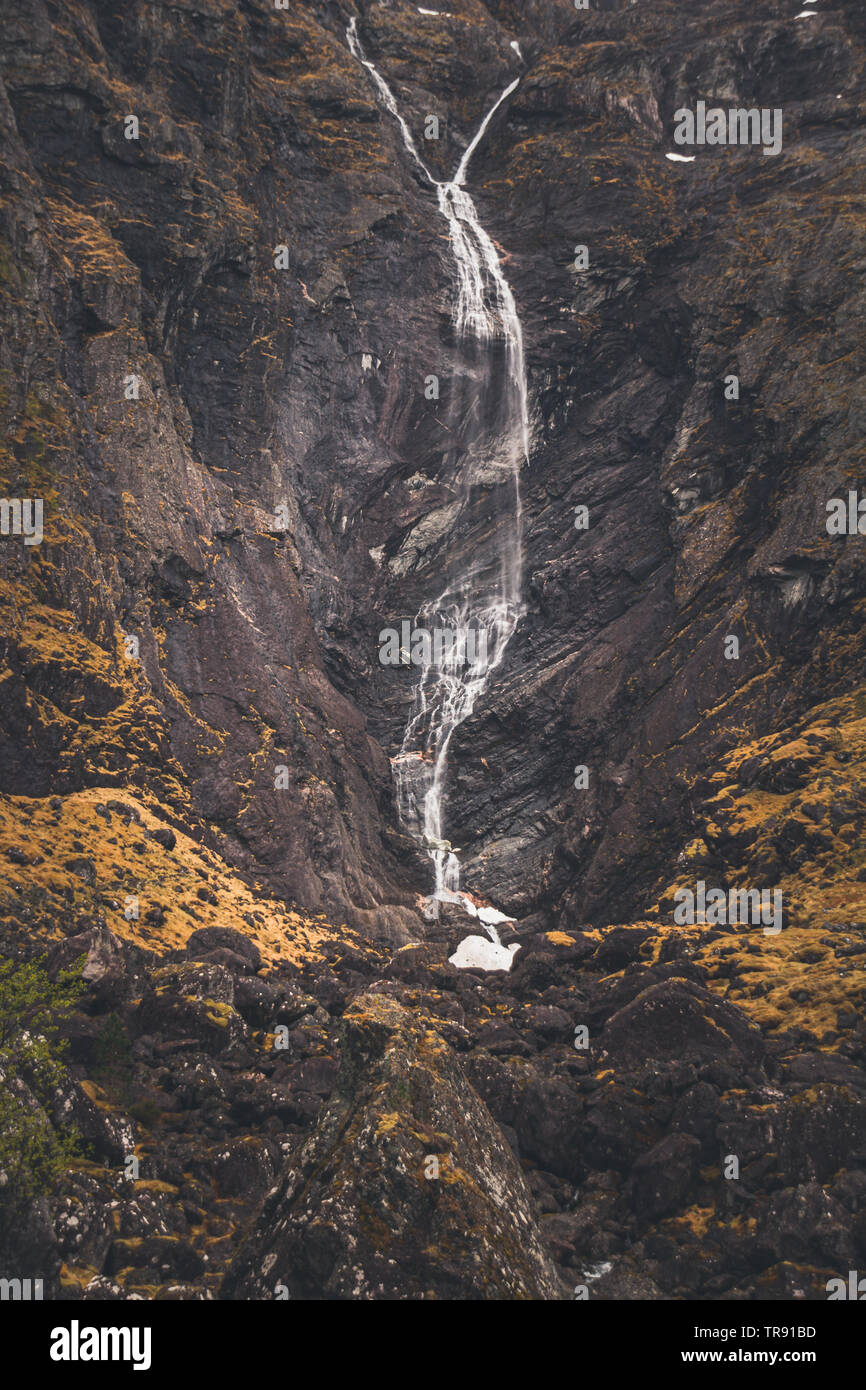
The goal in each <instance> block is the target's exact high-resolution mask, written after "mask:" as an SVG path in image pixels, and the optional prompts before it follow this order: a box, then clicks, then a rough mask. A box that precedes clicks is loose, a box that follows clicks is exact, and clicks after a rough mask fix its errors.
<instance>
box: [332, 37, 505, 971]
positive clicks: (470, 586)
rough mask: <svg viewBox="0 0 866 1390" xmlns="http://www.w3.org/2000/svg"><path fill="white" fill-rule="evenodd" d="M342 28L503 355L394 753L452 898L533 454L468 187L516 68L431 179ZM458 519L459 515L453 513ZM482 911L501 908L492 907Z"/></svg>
mask: <svg viewBox="0 0 866 1390" xmlns="http://www.w3.org/2000/svg"><path fill="white" fill-rule="evenodd" d="M347 39H348V43H349V48H350V50H351V52H352V53H353V54H354V56H355V57H356V58H357V59H358V61H359V62H361V63H363V65H364V67H365V68H366V69H367V71H368V72H369V73H370V76H371V77H372V79H373V81H374V83H375V85H376V88H377V90H378V92H379V94H380V96H381V99H382V102H383V104H384V105H385V107H386V109H387V110H388V111H389V112H390V114H391V115H392V116H393V117H394V119H395V120H396V122H397V124H398V126H399V128H400V131H401V133H402V136H403V142H404V144H405V146H406V149H407V150H408V152H409V154H410V155H411V156H412V158H413V160H414V161H415V163H416V164H417V165H418V167H419V168H420V169H421V170H422V171H423V173H424V175H425V176H426V178H427V179H428V180H429V182H430V184H431V186H432V187H433V188H434V189H435V192H436V196H437V199H438V203H439V211H440V212H441V214H442V216H443V217H444V218H445V220H446V222H447V224H448V230H449V233H450V243H451V250H452V252H453V255H454V259H455V262H456V267H457V286H456V296H455V299H454V301H453V304H452V308H451V317H452V321H453V325H454V329H455V331H456V335H457V338H458V341H464V340H465V341H471V342H472V343H473V345H475V344H481V345H488V346H487V353H488V356H489V357H490V359H491V361H492V359H493V355H494V354H496V355H498V357H499V358H502V359H504V360H503V363H502V365H503V370H502V371H501V372H500V373H499V374H498V375H497V376H496V379H495V380H494V379H493V377H492V375H490V374H488V381H489V388H488V389H489V393H490V394H491V395H492V393H493V392H494V391H495V392H496V401H495V404H496V410H495V419H494V421H493V423H492V424H491V426H490V429H489V433H488V436H487V437H486V438H483V439H475V440H473V441H471V447H467V448H466V449H465V451H464V457H463V460H462V463H461V465H460V467H459V469H458V472H457V475H456V477H455V479H454V489H455V493H456V494H457V496H458V497H459V499H460V503H461V506H460V513H461V514H462V513H463V512H464V510H466V509H468V508H469V507H470V504H471V498H472V495H473V490H475V491H476V492H477V490H478V489H479V488H483V489H484V490H485V496H486V497H487V499H488V510H487V516H486V517H485V527H484V529H483V531H482V533H481V534H479V535H473V537H472V559H471V562H469V563H467V562H465V561H463V562H462V563H461V562H460V561H459V560H458V561H457V562H455V564H454V565H453V566H451V567H450V569H449V571H448V573H447V583H446V585H445V587H444V589H443V590H442V591H441V592H440V593H439V595H438V597H436V598H434V599H431V600H430V601H429V602H427V603H425V604H423V605H422V607H421V609H420V611H419V613H418V615H417V618H416V622H415V627H416V630H419V629H420V630H424V631H426V632H431V633H432V632H437V631H439V632H447V633H450V634H452V635H453V638H454V639H455V640H453V641H452V642H451V643H450V644H449V643H441V644H436V643H430V644H429V650H428V649H424V651H423V653H422V656H421V670H420V677H419V680H418V683H417V686H416V688H415V692H414V701H413V708H412V713H411V716H410V718H409V722H408V724H407V726H406V731H405V734H404V736H403V743H402V747H401V750H400V752H399V754H397V756H396V757H395V758H394V759H392V766H393V769H394V778H395V785H396V790H397V798H398V806H399V810H400V816H401V819H402V821H403V823H404V824H405V825H406V827H407V829H409V830H410V832H411V833H412V834H413V835H414V836H415V837H416V838H417V839H418V840H420V841H421V842H422V843H423V844H424V845H425V846H426V848H427V852H428V854H429V855H430V858H431V860H432V861H433V867H434V891H433V896H432V899H431V905H432V909H433V911H435V910H437V909H436V904H438V902H439V901H442V900H443V899H444V900H449V899H450V900H452V901H453V900H455V899H456V895H457V891H458V889H459V887H460V865H459V861H458V859H457V854H456V853H455V852H454V850H453V849H452V847H451V846H450V844H448V842H447V841H446V840H445V839H444V838H443V822H444V806H445V779H446V770H447V760H448V752H449V748H450V745H451V740H452V738H453V736H454V733H455V730H456V729H457V728H459V726H460V725H461V724H462V723H463V722H464V721H465V720H466V719H468V718H469V716H470V715H471V714H472V711H473V710H474V708H475V705H476V703H477V701H478V698H479V696H480V695H481V694H482V692H483V691H484V689H485V688H486V686H487V683H488V681H489V679H490V675H491V672H493V671H494V670H495V669H496V668H497V667H498V666H499V665H500V664H501V662H502V659H503V657H504V655H505V649H506V647H507V646H508V643H509V641H510V639H511V636H512V634H513V632H514V630H515V628H516V626H517V623H518V621H519V618H520V616H521V612H522V606H521V597H520V595H521V579H522V551H523V537H522V530H523V527H522V509H521V501H520V470H521V467H522V466H523V464H524V463H525V462H526V461H527V460H528V457H529V411H528V397H527V384H526V371H525V364H524V355H523V333H522V330H521V326H520V320H519V318H518V316H517V309H516V306H515V303H514V296H513V295H512V293H511V289H510V287H509V285H508V282H507V281H506V279H505V276H504V275H503V273H502V268H501V266H500V263H499V257H498V255H497V253H496V249H495V247H494V245H493V242H492V241H491V239H490V237H489V236H488V234H487V232H485V230H484V228H483V227H482V226H481V224H480V222H479V220H478V214H477V212H476V209H475V204H474V203H473V201H472V199H471V197H470V196H469V194H468V193H467V192H466V189H465V187H464V184H465V180H466V171H467V168H468V166H469V161H470V160H471V158H472V156H473V154H474V153H475V150H476V149H477V147H478V145H479V143H480V142H481V140H482V139H483V138H484V134H485V132H486V130H487V128H488V126H489V124H490V122H491V120H492V119H493V117H494V115H495V114H496V112H497V111H498V109H499V107H500V106H501V105H502V103H503V102H504V101H506V100H507V99H508V97H509V96H510V95H511V93H512V92H513V91H514V90H515V88H516V87H517V85H518V82H519V79H516V80H515V81H514V82H512V83H511V84H510V85H509V86H508V87H506V89H505V91H504V92H503V93H502V95H501V96H500V97H499V98H498V100H497V101H496V102H494V104H493V106H492V107H491V108H490V110H489V111H488V112H487V115H486V116H485V117H484V120H483V121H482V122H481V125H480V126H479V128H478V131H477V132H476V134H475V136H474V138H473V139H472V141H471V142H470V144H469V145H468V146H467V148H466V150H465V151H464V154H463V156H462V158H461V160H460V163H459V165H458V167H457V171H456V173H455V175H454V178H453V179H452V180H451V181H450V182H447V183H442V182H439V181H438V180H437V179H434V177H433V175H432V174H431V172H430V170H429V169H428V168H427V166H426V164H425V163H424V161H423V160H422V158H421V156H420V154H419V152H418V149H417V147H416V145H415V142H414V140H413V138H412V133H411V131H410V130H409V127H408V125H407V124H406V121H405V120H404V119H403V117H402V115H401V114H400V111H399V109H398V107H397V103H396V101H395V99H394V96H393V93H392V92H391V89H390V87H389V86H388V84H387V83H386V82H385V80H384V78H383V77H382V76H381V74H380V73H379V72H378V71H377V70H376V68H375V67H374V65H373V64H372V63H371V62H369V61H368V59H367V58H365V56H364V53H363V50H362V48H361V44H360V41H359V39H358V33H357V21H356V20H355V19H352V21H351V23H350V25H349V28H348V30H347ZM488 413H489V412H488ZM478 414H479V418H480V417H482V416H483V414H484V412H483V411H481V410H479V412H478ZM459 519H460V518H459V516H458V519H457V520H458V524H459ZM467 655H468V659H467ZM458 900H459V899H458ZM485 916H486V917H487V918H488V919H489V918H499V919H500V920H505V919H503V918H502V917H501V914H498V913H495V912H493V911H490V910H488V911H486V912H485ZM482 925H484V927H485V930H486V931H487V932H488V935H489V936H490V937H491V940H492V941H493V943H494V945H495V946H496V947H497V948H499V949H504V948H501V947H500V943H499V936H498V934H497V932H496V927H495V925H494V922H493V921H491V920H488V921H484V920H483V918H482ZM472 939H473V940H480V938H472ZM509 961H510V957H509ZM500 968H503V967H500Z"/></svg>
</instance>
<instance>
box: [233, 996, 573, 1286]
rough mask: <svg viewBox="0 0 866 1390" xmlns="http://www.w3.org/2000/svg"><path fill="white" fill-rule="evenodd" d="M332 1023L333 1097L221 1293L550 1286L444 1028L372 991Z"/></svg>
mask: <svg viewBox="0 0 866 1390" xmlns="http://www.w3.org/2000/svg"><path fill="white" fill-rule="evenodd" d="M344 1027H345V1037H344V1043H343V1054H342V1065H341V1069H340V1075H339V1078H338V1082H337V1094H336V1097H335V1098H334V1100H333V1101H332V1103H331V1105H330V1107H329V1109H328V1111H327V1113H326V1114H325V1115H324V1116H323V1117H322V1119H321V1121H320V1123H319V1125H318V1128H317V1130H316V1132H315V1134H314V1135H313V1137H312V1138H311V1139H310V1140H309V1141H308V1142H307V1143H306V1144H305V1145H304V1146H303V1147H302V1149H301V1150H300V1152H299V1153H298V1155H297V1158H296V1159H295V1161H294V1163H293V1164H292V1167H291V1169H290V1171H289V1173H288V1175H287V1176H286V1177H285V1179H284V1180H283V1182H282V1183H281V1184H280V1186H279V1187H278V1188H277V1189H276V1190H275V1191H274V1192H273V1193H271V1194H270V1195H269V1196H268V1199H267V1201H266V1203H265V1206H264V1208H263V1211H262V1215H261V1220H260V1223H259V1227H258V1229H257V1230H256V1231H255V1232H254V1233H253V1235H252V1236H251V1237H250V1238H249V1240H248V1242H247V1244H246V1246H245V1247H244V1248H243V1249H242V1251H241V1253H240V1256H239V1258H238V1262H237V1265H236V1266H235V1268H234V1269H233V1271H232V1272H231V1274H230V1276H229V1278H228V1280H227V1282H226V1284H225V1285H224V1286H223V1295H224V1296H227V1297H230V1298H273V1297H275V1296H279V1294H278V1293H277V1292H276V1290H277V1287H278V1286H280V1285H282V1286H283V1287H284V1289H288V1293H289V1296H290V1297H291V1298H302V1299H310V1298H330V1299H347V1298H362V1299H371V1298H372V1299H377V1298H379V1299H381V1298H384V1299H395V1298H398V1299H402V1298H409V1299H419V1298H421V1299H424V1298H432V1299H441V1298H446V1299H447V1298H464V1299H466V1298H468V1299H473V1298H474V1299H502V1298H505V1299H527V1298H529V1299H539V1298H541V1299H549V1298H558V1297H561V1296H562V1291H561V1289H560V1286H559V1283H558V1280H557V1277H556V1274H555V1271H554V1268H553V1264H552V1262H551V1260H550V1257H549V1255H548V1254H547V1252H546V1251H545V1249H544V1246H543V1243H542V1240H541V1236H540V1233H539V1230H538V1227H537V1224H536V1217H535V1213H534V1211H533V1206H532V1199H531V1197H530V1194H529V1191H528V1189H527V1187H526V1184H525V1181H524V1179H523V1175H522V1174H521V1172H520V1169H519V1167H518V1165H517V1161H516V1159H515V1157H514V1155H513V1154H512V1152H511V1150H510V1149H509V1147H508V1145H507V1144H506V1142H505V1140H504V1139H503V1138H502V1135H501V1134H500V1133H499V1131H498V1130H497V1128H496V1126H495V1125H494V1123H493V1121H492V1119H491V1117H490V1115H489V1113H488V1111H487V1108H486V1106H485V1105H484V1104H483V1102H482V1101H480V1100H479V1099H478V1097H477V1096H476V1095H475V1093H474V1092H473V1090H472V1088H471V1087H470V1086H469V1084H468V1082H467V1081H466V1078H465V1076H464V1075H463V1072H462V1068H461V1067H460V1065H459V1063H458V1062H457V1061H456V1059H455V1058H454V1056H453V1054H452V1053H451V1051H450V1049H449V1048H448V1047H447V1045H446V1044H445V1043H444V1042H443V1040H442V1039H441V1038H440V1037H439V1036H438V1035H437V1034H436V1033H435V1032H433V1031H432V1029H425V1028H424V1026H423V1024H421V1023H419V1022H418V1021H417V1020H416V1019H415V1018H413V1017H412V1015H411V1014H410V1013H408V1011H407V1010H406V1009H404V1008H402V1007H401V1006H400V1005H399V1004H398V1003H396V1002H395V1001H394V1000H392V999H387V998H383V997H382V996H380V995H362V996H361V997H360V998H358V999H356V1000H355V1001H354V1003H353V1004H352V1007H351V1008H350V1009H349V1010H347V1012H346V1014H345V1016H344ZM282 1296H283V1297H285V1293H283V1294H282Z"/></svg>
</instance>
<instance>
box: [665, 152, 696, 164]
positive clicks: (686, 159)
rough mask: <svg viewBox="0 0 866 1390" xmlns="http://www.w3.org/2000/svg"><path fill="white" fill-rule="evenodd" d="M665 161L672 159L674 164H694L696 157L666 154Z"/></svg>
mask: <svg viewBox="0 0 866 1390" xmlns="http://www.w3.org/2000/svg"><path fill="white" fill-rule="evenodd" d="M665 159H670V160H672V161H673V162H674V164H693V163H694V159H695V156H694V155H693V154H666V155H665Z"/></svg>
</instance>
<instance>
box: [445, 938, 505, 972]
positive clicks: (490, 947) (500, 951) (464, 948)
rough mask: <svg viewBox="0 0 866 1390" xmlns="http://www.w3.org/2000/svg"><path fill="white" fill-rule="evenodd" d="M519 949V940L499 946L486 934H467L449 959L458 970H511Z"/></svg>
mask: <svg viewBox="0 0 866 1390" xmlns="http://www.w3.org/2000/svg"><path fill="white" fill-rule="evenodd" d="M519 950H520V946H519V945H518V944H517V942H512V944H511V945H510V946H498V945H497V944H496V942H495V941H489V940H488V939H487V937H486V936H465V937H464V938H463V940H462V941H461V942H460V945H459V946H458V947H457V950H456V951H455V952H454V955H453V956H449V957H448V961H449V964H451V965H454V966H456V967H457V969H458V970H510V969H511V965H512V962H513V960H514V956H515V954H516V953H517V952H518V951H519Z"/></svg>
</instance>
